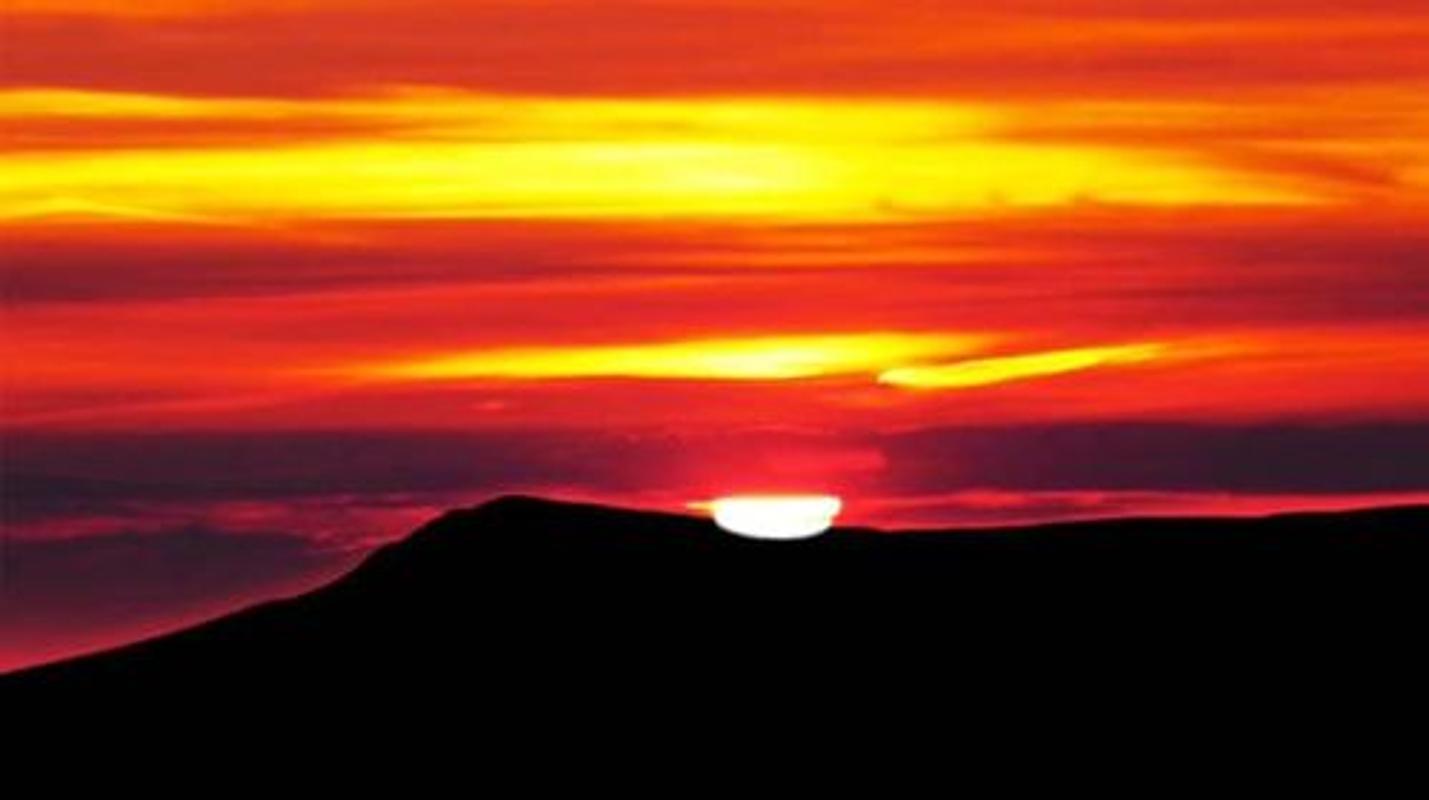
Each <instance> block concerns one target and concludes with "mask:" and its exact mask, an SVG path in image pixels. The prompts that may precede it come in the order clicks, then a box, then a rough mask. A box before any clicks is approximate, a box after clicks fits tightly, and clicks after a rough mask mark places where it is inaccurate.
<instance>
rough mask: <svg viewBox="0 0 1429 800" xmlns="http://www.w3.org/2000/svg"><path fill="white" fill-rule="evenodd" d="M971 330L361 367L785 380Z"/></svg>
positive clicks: (968, 347)
mask: <svg viewBox="0 0 1429 800" xmlns="http://www.w3.org/2000/svg"><path fill="white" fill-rule="evenodd" d="M984 341H985V339H983V338H982V337H977V336H969V335H949V334H922V333H894V332H866V333H848V334H828V335H804V336H771V337H758V338H747V339H697V340H686V341H672V342H657V343H651V344H627V345H594V346H566V347H522V348H506V349H492V350H478V351H473V352H468V353H460V354H456V355H447V356H441V357H438V358H432V359H425V360H418V361H411V362H404V363H398V364H387V365H381V366H377V367H375V368H374V367H368V368H363V369H361V370H359V373H360V374H361V375H363V376H364V377H372V378H381V379H396V380H466V379H488V380H552V379H576V378H585V379H590V378H645V379H666V380H720V381H779V380H794V379H799V378H817V377H826V376H835V375H849V374H858V373H874V372H878V371H879V370H884V369H887V368H889V367H890V366H893V365H897V364H906V363H912V362H918V361H924V360H928V359H935V358H947V357H949V356H954V355H957V354H959V353H967V352H971V351H972V350H974V349H975V348H977V347H978V346H980V345H981V344H982V343H983V342H984Z"/></svg>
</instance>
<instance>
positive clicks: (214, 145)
mask: <svg viewBox="0 0 1429 800" xmlns="http://www.w3.org/2000/svg"><path fill="white" fill-rule="evenodd" d="M96 120H102V121H104V123H105V125H104V130H105V131H107V132H106V134H105V137H107V138H106V139H95V134H94V126H95V124H96ZM1010 124H1011V121H1010V112H1009V111H1008V110H1006V109H999V108H998V107H997V106H994V105H990V104H949V103H942V104H933V103H928V102H919V101H910V100H879V101H869V100H823V99H820V100H788V101H779V102H774V101H767V100H751V99H738V98H725V99H701V100H662V99H639V100H622V99H557V98H546V97H521V96H516V97H498V96H492V95H483V94H473V93H464V92H458V91H450V90H446V91H443V90H436V89H422V88H420V87H401V88H396V89H391V90H387V91H385V92H381V93H376V94H372V95H368V96H365V97H347V98H334V99H322V100H311V99H305V100H302V101H296V100H284V99H279V98H226V97H208V98H190V97H178V96H172V95H160V94H142V93H122V92H92V91H81V90H58V89H42V88H30V89H20V90H13V91H8V92H0V129H3V130H4V134H3V137H0V138H3V139H4V140H5V143H6V144H7V145H8V146H9V147H10V150H11V152H9V153H8V154H6V155H5V157H4V159H3V160H0V216H7V215H8V216H13V215H14V209H16V208H18V207H28V206H33V205H34V204H36V203H42V202H45V201H50V200H53V199H54V198H56V197H65V198H73V199H76V200H80V201H84V202H88V203H93V204H96V205H98V206H118V207H133V208H146V209H153V212H154V213H156V214H196V215H237V216H256V217H261V218H265V219H282V220H293V219H305V218H312V219H326V218H334V217H362V218H374V217H375V218H412V217H423V218H537V217H539V218H573V217H574V218H651V217H658V218H669V217H684V218H689V217H719V218H725V217H737V218H748V217H755V218H761V219H831V218H835V219H841V220H853V219H858V220H886V219H890V218H892V219H903V218H907V217H910V216H913V217H927V216H932V217H937V216H943V215H947V214H949V213H966V212H968V211H970V210H978V209H981V210H989V209H991V210H997V209H1005V208H1016V207H1028V208H1045V207H1050V206H1061V205H1079V204H1085V203H1137V204H1145V205H1186V204H1206V203H1216V204H1234V205H1239V204H1249V205H1257V204H1265V203H1274V204H1303V203H1315V202H1319V201H1321V200H1323V198H1318V197H1316V196H1314V195H1313V194H1307V193H1306V192H1305V191H1303V188H1302V187H1297V186H1295V185H1293V184H1287V183H1285V182H1283V181H1280V180H1277V179H1275V178H1273V176H1268V175H1266V174H1262V173H1258V172H1256V171H1254V170H1250V171H1247V170H1243V169H1241V168H1240V167H1239V166H1234V165H1232V166H1225V165H1217V164H1214V163H1210V162H1208V161H1206V160H1204V159H1193V158H1186V157H1184V156H1179V155H1170V154H1165V153H1157V152H1153V151H1149V150H1146V149H1142V148H1133V147H1124V146H1120V145H1105V144H1088V143H1082V142H1074V141H1066V142H1055V141H1026V140H1019V139H1017V138H1016V137H1013V136H1009V135H1008V134H1007V132H1006V131H1005V130H1004V128H1005V126H1007V125H1010ZM255 125H258V126H260V128H255ZM259 130H261V131H263V132H264V134H263V135H264V136H277V138H276V139H272V140H268V139H265V140H264V141H265V143H266V144H265V146H262V147H254V146H252V143H253V137H254V136H255V135H256V134H257V132H258V131H259ZM284 130H289V131H291V135H290V136H289V137H288V138H287V139H286V140H285V139H284V138H283V135H282V132H283V131H284ZM309 130H311V131H318V132H320V133H319V134H316V135H315V134H312V133H305V131H309ZM66 131H68V133H66ZM76 131H78V132H79V137H78V138H76V134H75V132H76ZM156 143H158V144H159V145H161V146H156Z"/></svg>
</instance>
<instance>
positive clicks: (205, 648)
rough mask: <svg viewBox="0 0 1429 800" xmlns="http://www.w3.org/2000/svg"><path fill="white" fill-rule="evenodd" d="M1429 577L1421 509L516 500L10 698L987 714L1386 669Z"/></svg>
mask: <svg viewBox="0 0 1429 800" xmlns="http://www.w3.org/2000/svg"><path fill="white" fill-rule="evenodd" d="M1426 555H1429V507H1413V508H1395V509H1383V510H1373V511H1363V512H1354V513H1343V514H1313V515H1286V516H1277V517H1269V518H1263V519H1247V520H1239V519H1234V520H1232V519H1161V520H1116V521H1106V522H1088V523H1072V524H1061V525H1047V526H1040V527H1031V528H1022V529H1006V530H980V531H947V532H921V531H920V532H905V533H898V534H892V533H883V532H876V531H868V530H858V529H835V530H834V531H831V532H830V533H828V534H826V535H824V536H822V537H819V538H815V539H811V540H805V541H800V542H760V541H753V540H747V539H741V538H737V537H733V536H730V535H728V534H726V533H723V532H721V531H718V530H717V529H716V528H715V527H714V526H713V525H712V523H710V522H708V521H706V520H704V519H695V518H690V517H683V516H677V515H669V514H659V513H647V512H635V511H625V510H618V509H612V508H604V507H598V506H589V505H578V504H569V503H558V502H550V501H544V500H538V499H533V498H523V497H508V498H502V499H499V500H495V501H493V502H490V503H488V504H486V505H483V506H480V507H477V508H473V509H468V510H461V511H453V512H450V513H448V514H446V515H444V516H442V517H441V518H439V519H437V520H435V521H433V522H431V523H429V524H428V525H426V526H425V527H423V528H421V529H420V530H418V531H417V532H415V533H414V534H412V535H411V536H410V537H408V538H407V539H406V540H404V541H401V542H398V543H396V544H393V545H390V546H387V547H384V548H382V549H381V550H379V551H377V552H376V553H374V554H373V555H372V556H371V557H369V558H368V559H367V560H366V561H365V562H364V563H363V564H362V565H361V566H359V567H358V568H357V569H356V570H354V571H353V572H352V573H350V574H349V575H347V576H345V577H343V578H341V579H339V580H337V581H335V582H334V583H332V584H330V585H328V586H327V587H324V588H321V589H319V590H317V591H314V592H311V593H309V594H306V595H303V596H300V597H296V598H292V599H288V600H282V601H277V602H273V603H269V604H266V605H262V606H259V607H255V608H252V609H249V610H247V611H243V612H240V613H237V614H233V615H231V616H228V617H225V618H222V619H219V620H216V621H214V622H211V623H208V624H205V625H202V626H199V627H197V628H193V629H190V630H188V631H184V632H180V633H177V634H173V635H169V636H165V637H162V638H159V639H155V640H151V641H147V642H142V643H139V644H135V645H132V646H128V647H125V648H121V649H119V650H115V651H111V652H108V653H103V654H99V655H96V656H90V657H85V658H80V659H75V660H72V661H68V662H63V663H60V664H54V665H49V666H45V667H40V668H37V669H31V670H27V671H23V672H19V673H15V674H13V675H11V676H8V677H4V678H0V688H5V689H8V690H10V691H12V692H13V691H17V690H25V691H30V692H37V693H39V695H42V694H43V691H42V690H45V689H56V690H65V691H73V690H76V689H85V688H91V689H101V690H105V691H112V692H141V693H150V694H153V693H167V694H170V695H175V694H186V693H190V692H193V693H194V694H191V695H188V696H192V697H203V696H206V695H208V694H213V693H222V692H229V691H235V690H241V689H260V690H263V691H268V692H274V691H278V692H317V691H326V692H334V691H346V690H347V689H357V690H360V691H364V692H373V691H377V690H378V689H377V687H386V688H387V689H388V690H390V691H398V692H412V691H422V690H426V689H433V688H439V687H446V688H447V689H453V688H455V687H465V689H466V690H468V691H476V690H477V689H478V687H479V691H481V692H483V693H486V695H487V696H489V698H490V703H491V704H492V708H493V709H497V708H502V709H506V710H511V709H512V708H516V707H520V706H521V705H522V704H523V703H530V702H546V701H549V700H551V699H552V698H556V699H557V700H556V701H557V702H560V701H561V700H560V699H561V698H564V701H566V702H571V701H581V702H584V701H594V699H597V698H598V699H599V702H602V703H609V704H611V706H612V707H618V706H620V705H622V704H625V703H633V702H639V703H644V704H647V705H649V704H661V703H673V704H676V705H679V704H682V703H689V702H691V701H692V700H691V698H703V701H704V702H710V701H711V695H710V694H709V692H710V691H711V690H712V689H713V687H722V688H721V690H731V691H742V692H749V691H754V692H758V691H770V687H778V686H787V685H790V684H791V682H802V683H801V685H803V686H804V691H815V690H812V689H809V687H810V686H822V687H825V689H827V690H829V691H836V690H837V687H838V686H839V685H849V684H855V683H857V684H860V685H862V686H864V687H865V688H867V687H868V686H874V687H886V688H887V689H889V690H890V691H894V692H896V691H897V690H898V689H900V688H902V685H903V684H906V683H908V682H912V683H914V684H916V683H917V682H918V681H919V680H928V679H934V680H937V681H939V682H941V683H943V684H944V685H948V686H956V687H959V688H960V690H967V692H968V693H970V696H975V695H977V694H978V692H979V691H980V689H979V684H978V683H977V681H978V680H980V679H981V678H979V677H978V676H979V675H981V676H983V677H986V675H988V674H994V673H995V674H996V675H997V676H998V679H999V680H1006V681H1011V680H1021V681H1028V682H1030V683H1028V684H1026V685H1028V686H1032V685H1035V684H1037V683H1038V682H1043V683H1045V682H1046V681H1048V680H1060V679H1065V678H1066V676H1068V675H1074V674H1077V672H1078V671H1079V670H1083V669H1089V668H1091V664H1093V663H1095V664H1096V665H1098V666H1097V668H1098V669H1105V667H1106V665H1107V664H1108V663H1110V664H1113V665H1115V668H1116V669H1125V670H1126V671H1127V673H1128V675H1129V676H1131V677H1133V678H1135V677H1136V676H1137V675H1138V674H1140V675H1142V676H1144V675H1145V673H1146V671H1147V670H1153V669H1154V668H1155V664H1157V663H1160V662H1162V661H1164V660H1167V659H1169V660H1172V661H1175V662H1177V663H1180V664H1183V665H1184V664H1187V663H1201V664H1205V665H1206V666H1207V668H1209V669H1219V670H1223V669H1236V670H1243V671H1247V672H1246V674H1252V673H1253V672H1254V671H1255V669H1256V663H1255V662H1256V658H1257V657H1259V656H1264V655H1267V654H1273V653H1274V652H1275V651H1276V648H1277V647H1280V646H1282V645H1283V646H1284V647H1287V648H1296V649H1297V650H1298V651H1301V652H1303V653H1304V657H1305V658H1308V659H1312V660H1313V659H1318V658H1321V657H1322V656H1323V657H1324V658H1338V657H1343V656H1345V655H1346V654H1347V653H1348V654H1353V655H1354V657H1357V658H1358V657H1363V658H1366V659H1372V658H1381V657H1383V658H1385V659H1392V658H1394V656H1393V654H1392V653H1391V652H1390V651H1392V650H1394V649H1395V648H1398V647H1400V646H1401V644H1403V646H1405V647H1408V646H1410V645H1409V644H1407V643H1410V642H1412V641H1413V640H1415V639H1417V637H1418V636H1419V635H1420V634H1421V633H1422V630H1421V627H1422V623H1421V621H1420V619H1419V610H1420V608H1421V607H1422V606H1423V605H1424V599H1425V594H1426V589H1425V581H1424V576H1423V571H1424V567H1425V566H1426V564H1429V560H1426ZM1322 646H1323V648H1324V650H1325V652H1324V653H1322V654H1319V655H1316V654H1314V653H1312V652H1311V651H1314V650H1315V649H1316V648H1319V647H1322ZM1307 647H1308V648H1310V649H1309V650H1306V648H1307ZM970 670H971V671H970ZM1013 676H1016V677H1015V678H1014V677H1013ZM959 681H972V682H971V683H959ZM983 688H985V687H983ZM39 695H37V696H39ZM829 697H831V698H833V697H836V695H834V694H831V695H829ZM805 699H806V700H808V699H809V698H808V697H806V698H805Z"/></svg>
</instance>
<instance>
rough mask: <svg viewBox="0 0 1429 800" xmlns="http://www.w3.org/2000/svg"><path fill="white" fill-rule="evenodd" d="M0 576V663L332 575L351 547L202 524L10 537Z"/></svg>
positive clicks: (107, 638) (87, 645)
mask: <svg viewBox="0 0 1429 800" xmlns="http://www.w3.org/2000/svg"><path fill="white" fill-rule="evenodd" d="M3 556H4V564H3V566H4V573H3V576H0V642H3V645H0V669H4V668H6V667H7V666H11V665H16V666H18V665H19V664H22V663H28V662H33V661H37V660H43V659H48V658H53V657H58V656H61V655H65V654H72V653H76V652H82V651H85V650H89V649H93V648H97V647H101V646H108V645H111V644H114V643H117V642H120V641H124V640H127V639H131V638H134V637H135V636H140V635H145V634H148V633H154V632H157V631H159V630H162V629H165V628H169V627H173V626H176V625H179V624H184V623H187V622H191V621H193V620H195V619H197V618H201V617H204V616H209V615H212V614H216V613H219V612H221V611H223V610H226V609H228V608H231V607H233V606H235V605H241V604H243V603H246V602H250V601H252V600H254V599H256V598H261V597H266V596H271V595H273V594H277V593H283V592H286V591H296V590H298V589H299V588H301V587H303V586H306V585H309V584H311V583H313V582H316V581H319V580H322V579H323V578H325V577H327V576H330V575H333V574H335V573H336V572H337V571H339V570H341V569H343V568H344V567H345V566H346V565H348V564H350V563H351V562H352V560H353V558H354V554H351V553H343V552H336V551H326V550H323V549H321V548H319V547H318V546H316V545H315V544H314V543H313V542H312V541H311V540H310V539H307V538H304V537H301V536H295V535H284V534H276V533H273V534H254V533H244V534H235V533H230V532H226V531H222V530H215V529H209V528H188V529H182V530H171V531H164V532H157V533H143V534H109V535H103V536H85V537H76V538H68V539H60V540H49V541H27V540H13V541H10V542H9V543H8V546H7V547H6V550H5V552H4V553H3Z"/></svg>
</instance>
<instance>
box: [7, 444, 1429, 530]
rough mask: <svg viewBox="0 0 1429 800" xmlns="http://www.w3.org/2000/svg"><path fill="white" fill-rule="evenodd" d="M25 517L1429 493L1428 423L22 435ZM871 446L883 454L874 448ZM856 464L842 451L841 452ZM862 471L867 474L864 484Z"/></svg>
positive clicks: (18, 481) (17, 509)
mask: <svg viewBox="0 0 1429 800" xmlns="http://www.w3.org/2000/svg"><path fill="white" fill-rule="evenodd" d="M7 444H8V448H9V454H10V458H9V463H8V466H7V469H8V471H9V476H8V478H7V480H6V495H7V502H8V507H9V515H10V518H11V519H12V520H13V521H16V522H28V521H35V520H42V519H53V518H57V517H64V516H78V515H103V514H116V513H119V514H122V513H124V512H125V510H126V509H133V508H134V507H136V505H142V504H154V503H196V502H220V501H235V500H292V499H297V498H303V497H325V496H347V497H370V498H379V499H380V497H382V496H387V495H402V494H421V493H447V494H449V495H461V496H468V497H471V498H472V499H473V500H476V499H479V498H481V497H483V496H486V495H490V494H494V493H498V492H502V491H514V490H530V489H540V488H542V487H565V488H577V489H579V490H580V491H584V492H589V493H593V494H597V495H600V494H604V495H609V496H617V497H618V496H620V495H622V494H635V493H641V492H674V493H679V492H681V491H685V490H705V489H714V490H718V489H719V488H720V482H721V481H723V482H725V483H726V484H727V483H728V482H729V481H730V480H737V479H740V478H741V477H745V478H750V479H754V478H765V479H769V480H775V479H778V478H780V477H785V478H788V477H793V478H798V477H799V476H800V475H804V476H808V475H813V474H815V473H816V470H817V469H818V467H819V465H820V464H821V463H835V464H836V466H837V469H835V470H834V471H833V472H831V473H830V474H831V475H833V476H834V477H833V478H831V480H835V481H836V482H837V483H838V484H840V485H842V486H845V487H846V488H847V489H848V490H850V491H852V492H857V491H860V490H862V491H865V492H870V493H872V494H875V495H890V496H893V495H921V494H940V493H945V492H950V491H956V490H959V489H971V488H996V489H1005V490H1010V491H1028V492H1034V491H1061V490H1093V491H1155V492H1228V493H1242V494H1258V493H1259V494H1276V493H1280V494H1322V493H1323V494H1336V493H1374V492H1406V491H1422V490H1429V425H1422V424H1407V423H1406V424H1341V425H1323V426H1296V425H1275V424H1264V425H1245V426H1236V425H1197V424H1183V423H1146V424H1143V423H1127V422H1119V423H1106V424H1061V425H1039V426H1013V427H982V428H971V427H970V428H933V429H918V430H911V431H907V432H901V433H891V434H870V433H852V432H850V433H846V434H842V435H834V434H820V433H800V432H788V431H782V432H781V431H775V432H769V431H758V430H748V429H743V430H734V431H731V432H728V433H723V434H704V435H682V434H659V433H644V434H635V433H631V434H613V433H605V432H600V431H528V432H520V431H516V432H504V433H462V432H390V433H380V432H340V431H337V432H296V433H283V432H255V433H243V434H238V433H233V434H219V433H213V434H201V433H193V434H185V433H175V434H126V433H115V434H15V435H11V436H10V437H9V441H8V443H7ZM867 454H872V456H873V458H872V459H871V458H870V457H867ZM838 462H844V463H838ZM860 484H862V485H860Z"/></svg>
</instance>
